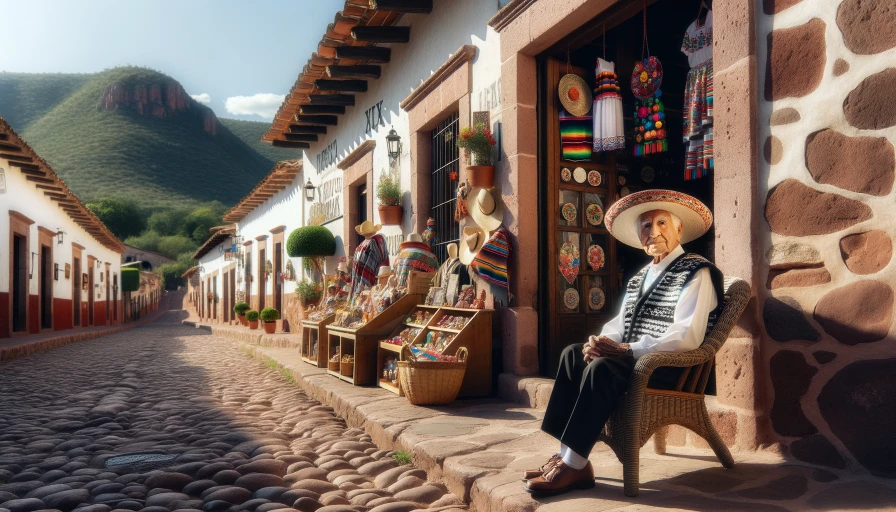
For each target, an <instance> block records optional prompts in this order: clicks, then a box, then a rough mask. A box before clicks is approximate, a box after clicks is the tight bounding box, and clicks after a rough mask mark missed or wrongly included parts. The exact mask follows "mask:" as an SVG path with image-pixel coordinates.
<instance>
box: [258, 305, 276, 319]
mask: <svg viewBox="0 0 896 512" xmlns="http://www.w3.org/2000/svg"><path fill="white" fill-rule="evenodd" d="M259 317H261V321H262V322H276V321H277V320H278V319H279V318H280V312H279V311H277V310H276V309H274V308H264V309H262V310H261V314H259Z"/></svg>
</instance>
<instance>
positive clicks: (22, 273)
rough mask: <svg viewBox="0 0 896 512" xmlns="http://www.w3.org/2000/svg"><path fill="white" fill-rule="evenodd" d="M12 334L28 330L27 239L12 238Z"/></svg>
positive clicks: (21, 237)
mask: <svg viewBox="0 0 896 512" xmlns="http://www.w3.org/2000/svg"><path fill="white" fill-rule="evenodd" d="M12 240H13V242H12V332H24V331H26V330H28V309H27V308H28V239H27V238H26V237H24V236H20V235H13V237H12Z"/></svg>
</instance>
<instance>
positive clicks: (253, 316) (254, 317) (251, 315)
mask: <svg viewBox="0 0 896 512" xmlns="http://www.w3.org/2000/svg"><path fill="white" fill-rule="evenodd" d="M246 320H248V321H250V322H257V321H258V311H255V310H254V309H250V310H249V311H246Z"/></svg>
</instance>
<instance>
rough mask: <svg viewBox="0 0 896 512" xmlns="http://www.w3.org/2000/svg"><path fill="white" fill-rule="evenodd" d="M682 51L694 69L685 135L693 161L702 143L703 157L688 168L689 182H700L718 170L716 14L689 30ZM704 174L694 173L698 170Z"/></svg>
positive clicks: (689, 83)
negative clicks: (714, 134) (714, 132)
mask: <svg viewBox="0 0 896 512" xmlns="http://www.w3.org/2000/svg"><path fill="white" fill-rule="evenodd" d="M681 51H682V53H684V54H685V55H687V56H688V64H690V66H691V70H690V72H688V77H687V83H686V84H685V91H684V111H683V112H682V125H683V126H682V135H683V138H684V141H685V142H688V141H691V144H689V149H688V155H687V158H688V159H689V158H690V156H691V151H692V150H693V149H695V147H696V146H695V145H694V144H693V142H694V141H696V140H699V141H700V144H699V146H700V149H701V151H702V154H700V155H699V156H695V158H696V159H698V160H699V161H700V163H699V165H696V166H695V167H694V168H693V169H691V168H689V167H686V169H685V179H696V178H702V177H703V176H706V174H707V173H708V171H709V169H712V168H713V167H714V162H713V153H712V148H713V145H712V120H713V67H712V11H709V12H708V13H707V14H706V20H705V21H704V22H703V23H700V20H699V19H697V20H694V22H693V23H691V25H690V26H689V27H688V30H687V32H685V35H684V41H682V44H681ZM698 167H700V168H702V169H703V171H702V172H693V170H694V169H696V168H698Z"/></svg>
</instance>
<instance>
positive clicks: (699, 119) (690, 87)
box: [681, 60, 713, 141]
mask: <svg viewBox="0 0 896 512" xmlns="http://www.w3.org/2000/svg"><path fill="white" fill-rule="evenodd" d="M687 80H688V81H687V83H686V84H685V88H684V112H683V115H682V124H683V126H682V132H681V133H682V136H683V138H684V140H685V141H687V140H689V139H692V138H694V137H695V136H699V135H701V134H702V133H703V131H704V129H705V128H706V127H707V126H709V125H711V124H712V107H713V92H712V60H709V61H707V62H704V63H703V64H700V65H699V66H697V67H696V68H694V69H692V70H690V71H689V72H688V79H687Z"/></svg>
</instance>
